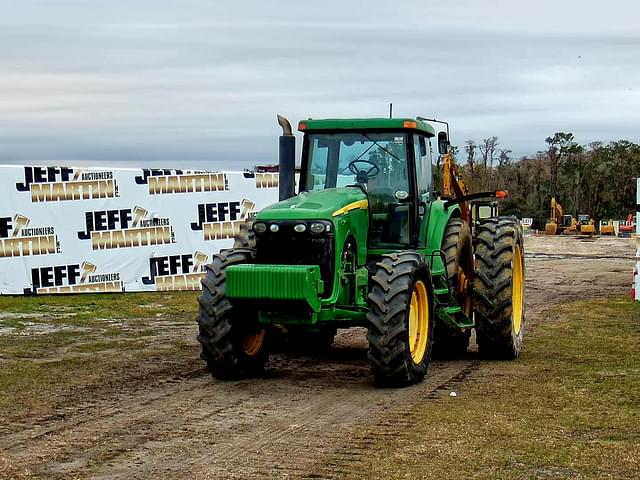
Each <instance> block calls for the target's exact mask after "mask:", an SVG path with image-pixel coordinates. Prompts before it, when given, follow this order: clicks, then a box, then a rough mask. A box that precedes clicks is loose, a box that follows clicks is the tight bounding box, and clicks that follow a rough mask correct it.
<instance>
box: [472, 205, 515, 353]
mask: <svg viewBox="0 0 640 480" xmlns="http://www.w3.org/2000/svg"><path fill="white" fill-rule="evenodd" d="M476 232H477V233H476V237H475V239H474V240H475V260H476V270H475V276H474V280H473V289H474V294H475V297H476V299H475V306H476V340H477V342H478V351H479V352H480V354H481V355H482V356H485V357H488V358H495V359H505V360H508V359H513V358H517V357H518V355H519V354H520V349H521V348H522V339H523V335H524V248H523V239H522V230H521V228H520V224H519V223H518V220H517V219H515V218H511V217H496V218H489V219H486V220H483V221H482V222H480V223H479V224H478V226H477V229H476Z"/></svg>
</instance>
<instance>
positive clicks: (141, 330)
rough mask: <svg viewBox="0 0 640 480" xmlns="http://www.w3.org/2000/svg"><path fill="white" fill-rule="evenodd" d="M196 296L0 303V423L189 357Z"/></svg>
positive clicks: (60, 298) (24, 299)
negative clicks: (147, 365) (146, 362)
mask: <svg viewBox="0 0 640 480" xmlns="http://www.w3.org/2000/svg"><path fill="white" fill-rule="evenodd" d="M197 295H198V292H175V293H166V294H163V295H158V294H156V293H150V294H146V293H136V294H127V295H121V294H116V295H112V294H100V295H64V296H46V297H7V296H0V367H1V368H0V418H3V419H5V420H8V421H14V420H19V419H20V418H23V417H25V416H40V415H47V414H50V413H52V412H53V411H54V410H55V409H56V408H57V407H58V406H60V405H64V404H65V403H66V402H68V401H69V400H70V399H73V398H74V397H81V394H82V389H84V388H92V389H93V388H100V386H102V385H104V384H105V383H109V382H117V381H123V382H124V381H126V380H125V379H124V378H123V377H127V376H131V375H133V376H135V375H136V374H139V375H143V374H145V373H150V372H148V371H147V370H145V369H143V368H141V367H142V366H143V365H142V363H143V362H145V361H148V363H149V364H150V365H149V368H155V369H158V368H162V365H163V363H165V362H172V361H175V360H176V358H178V357H181V356H182V357H184V356H186V355H190V356H193V355H194V352H195V347H194V346H193V344H194V342H195V311H196V298H197Z"/></svg>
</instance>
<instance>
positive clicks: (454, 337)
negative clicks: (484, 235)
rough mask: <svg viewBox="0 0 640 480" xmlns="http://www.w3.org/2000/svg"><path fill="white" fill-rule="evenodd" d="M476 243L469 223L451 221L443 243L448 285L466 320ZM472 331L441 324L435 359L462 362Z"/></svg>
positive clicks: (438, 330)
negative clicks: (449, 359) (460, 359)
mask: <svg viewBox="0 0 640 480" xmlns="http://www.w3.org/2000/svg"><path fill="white" fill-rule="evenodd" d="M472 244H473V241H472V238H471V228H470V227H469V223H468V222H465V221H464V220H462V219H460V218H452V219H450V220H449V223H448V224H447V228H446V229H445V231H444V237H443V239H442V251H443V252H444V256H445V260H446V264H447V265H446V268H447V283H448V285H449V290H450V291H451V292H452V293H453V296H454V297H455V299H456V301H457V302H458V304H459V305H460V307H461V308H462V311H463V312H464V313H465V315H467V317H469V318H472V314H473V284H472V282H473V246H472ZM470 337H471V331H470V330H468V329H467V330H462V329H459V328H458V329H453V328H449V327H447V326H446V325H444V324H441V323H439V324H438V325H437V327H436V331H435V337H434V344H433V355H434V357H438V358H460V357H462V356H464V355H465V353H467V348H468V347H469V338H470Z"/></svg>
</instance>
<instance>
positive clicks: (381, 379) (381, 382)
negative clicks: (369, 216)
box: [367, 251, 435, 387]
mask: <svg viewBox="0 0 640 480" xmlns="http://www.w3.org/2000/svg"><path fill="white" fill-rule="evenodd" d="M371 285H372V286H371V292H370V293H369V313H367V323H368V324H369V332H368V335H367V339H368V341H369V354H368V356H369V360H370V361H371V369H372V372H373V378H374V382H375V384H376V386H379V387H401V386H406V385H412V384H415V383H418V382H420V381H422V379H423V378H424V376H425V374H426V373H427V367H428V365H429V361H430V359H431V349H432V345H433V330H434V323H435V322H434V316H433V287H432V283H431V274H430V272H429V267H428V265H427V264H426V263H425V261H424V258H423V257H422V255H420V254H418V253H416V252H413V251H406V252H398V253H392V254H387V255H382V258H381V259H380V261H379V262H378V263H377V264H376V272H375V274H374V275H373V277H372V278H371Z"/></svg>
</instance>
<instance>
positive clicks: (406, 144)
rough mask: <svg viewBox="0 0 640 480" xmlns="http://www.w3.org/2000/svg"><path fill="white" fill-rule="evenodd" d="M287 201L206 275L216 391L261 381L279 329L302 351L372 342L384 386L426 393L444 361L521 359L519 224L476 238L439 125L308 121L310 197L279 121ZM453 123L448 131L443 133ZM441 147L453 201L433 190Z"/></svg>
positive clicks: (259, 219) (203, 311)
mask: <svg viewBox="0 0 640 480" xmlns="http://www.w3.org/2000/svg"><path fill="white" fill-rule="evenodd" d="M279 122H280V125H281V126H282V128H283V135H282V136H281V137H280V154H279V155H280V201H279V203H276V204H274V205H271V206H270V207H267V208H265V209H263V210H262V211H260V212H259V213H257V215H256V218H255V220H254V221H253V223H252V225H250V226H249V227H248V229H245V230H244V234H243V235H242V236H241V237H242V238H239V239H238V240H237V241H236V244H235V246H234V248H232V249H230V250H225V251H222V252H220V254H218V255H215V256H214V258H213V262H212V263H211V264H210V265H208V266H207V272H206V277H205V278H204V279H203V281H202V285H203V290H202V295H201V296H200V298H199V304H200V312H199V319H198V323H199V335H198V340H199V342H200V344H201V345H202V354H201V357H202V358H203V359H204V360H205V361H206V363H207V367H208V369H209V371H210V372H211V373H212V374H213V376H214V377H215V378H220V379H236V378H242V377H248V376H255V375H259V374H260V373H261V372H262V371H263V369H264V367H265V364H266V362H267V360H268V355H269V352H268V348H269V337H270V334H271V332H272V330H273V329H274V326H278V330H279V331H281V330H282V327H284V329H286V330H287V331H288V332H291V333H293V334H295V338H296V339H298V340H297V341H299V342H301V344H300V345H298V346H299V347H300V348H301V349H308V350H311V349H315V348H317V347H319V346H322V345H325V346H326V345H330V344H331V343H332V342H333V338H334V335H335V333H336V329H337V328H347V327H355V326H364V327H366V328H367V329H368V335H367V338H368V343H369V351H368V357H369V359H370V361H371V370H372V373H373V378H374V381H375V383H376V385H378V386H404V385H410V384H414V383H417V382H420V381H421V380H422V379H423V377H424V376H425V374H426V372H427V367H428V365H429V361H430V359H431V356H432V353H433V352H435V353H436V354H439V355H442V356H448V357H452V356H459V355H462V354H464V352H466V350H467V347H468V345H469V338H470V333H471V330H472V329H475V330H476V337H477V343H478V348H479V352H480V354H482V355H484V356H488V357H492V358H502V359H512V358H515V357H517V356H518V354H519V352H520V348H521V345H522V338H523V327H524V253H523V243H522V233H521V229H520V226H519V223H518V222H517V220H516V219H514V218H511V217H493V218H487V219H483V220H480V221H479V222H478V224H477V225H476V227H475V229H474V238H472V235H471V228H470V220H471V218H470V208H469V205H470V203H469V202H470V201H472V200H474V199H479V198H486V197H488V198H491V197H494V198H495V197H498V198H499V197H502V196H504V194H505V192H501V191H496V192H481V193H476V194H468V192H467V191H466V188H465V187H464V184H463V182H462V181H461V180H460V179H459V178H458V175H457V168H456V166H455V164H454V162H453V159H452V158H451V155H450V153H449V150H450V146H449V134H448V126H447V131H440V132H439V133H437V134H436V129H435V128H434V126H433V124H435V123H438V122H437V121H436V120H430V121H428V120H426V119H422V118H420V117H418V118H417V119H413V118H412V119H407V118H389V119H385V118H374V119H337V120H336V119H333V120H311V119H309V120H305V121H301V122H300V123H299V125H298V130H299V131H300V132H303V134H304V139H303V146H302V161H301V170H300V177H299V182H298V183H299V189H298V192H297V193H295V192H294V172H295V139H294V136H293V134H292V131H291V126H290V124H289V122H288V121H287V120H286V119H284V118H283V117H279ZM440 123H444V122H440ZM432 142H437V148H438V152H439V153H440V154H441V155H442V156H443V159H444V161H443V164H444V169H445V170H444V176H443V178H444V191H443V192H441V194H436V192H435V191H434V185H433V172H432V168H433V167H432V165H433V158H432Z"/></svg>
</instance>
